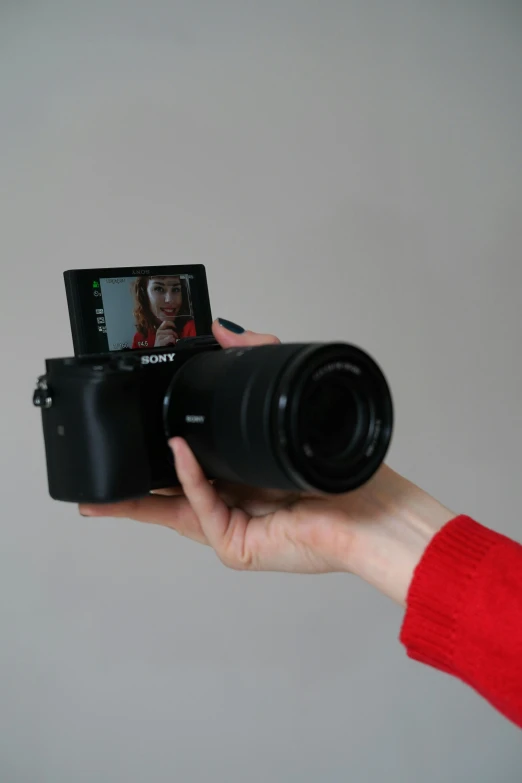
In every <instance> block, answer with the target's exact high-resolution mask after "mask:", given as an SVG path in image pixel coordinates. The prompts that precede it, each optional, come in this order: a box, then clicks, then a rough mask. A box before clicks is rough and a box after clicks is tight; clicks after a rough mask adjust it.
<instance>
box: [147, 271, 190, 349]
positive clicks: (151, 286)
mask: <svg viewBox="0 0 522 783" xmlns="http://www.w3.org/2000/svg"><path fill="white" fill-rule="evenodd" d="M133 293H134V318H135V319H136V329H137V331H136V334H135V335H134V339H133V341H132V348H133V349H139V348H160V347H162V346H166V345H175V344H176V342H177V341H178V340H179V339H180V338H181V337H195V336H196V325H195V323H194V318H193V316H192V312H191V309H190V304H189V296H188V290H187V282H186V280H185V278H183V277H179V276H175V277H174V276H161V275H159V276H156V275H154V276H153V277H137V278H136V280H135V281H134V282H133Z"/></svg>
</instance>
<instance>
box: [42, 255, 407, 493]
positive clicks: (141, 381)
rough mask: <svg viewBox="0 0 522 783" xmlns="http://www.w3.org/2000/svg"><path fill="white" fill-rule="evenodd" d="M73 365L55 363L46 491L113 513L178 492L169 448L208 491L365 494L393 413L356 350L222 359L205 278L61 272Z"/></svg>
mask: <svg viewBox="0 0 522 783" xmlns="http://www.w3.org/2000/svg"><path fill="white" fill-rule="evenodd" d="M64 278H65V287H66V293H67V301H68V306H69V316H70V321H71V329H72V337H73V344H74V353H75V356H74V357H70V358H58V359H47V360H46V362H45V367H46V371H45V374H44V375H42V376H40V378H39V379H38V382H37V386H36V390H35V393H34V397H33V402H34V404H35V405H36V406H38V407H40V408H41V411H42V422H43V431H44V439H45V453H46V461H47V475H48V484H49V492H50V495H51V497H52V498H54V499H55V500H63V501H71V502H75V503H109V502H114V501H119V500H125V499H130V498H136V497H140V496H143V495H146V494H148V493H149V492H150V491H151V490H154V489H160V488H167V487H173V486H177V485H179V482H178V480H177V477H176V470H175V465H174V460H173V457H172V452H171V450H170V448H169V447H168V439H169V438H171V437H172V436H174V435H178V436H181V437H183V438H185V439H186V441H187V442H188V444H189V446H190V447H191V448H192V450H193V452H194V454H195V455H196V457H197V459H198V460H199V463H200V464H201V466H202V468H203V470H204V471H205V474H206V475H207V477H208V478H211V479H224V480H227V481H231V482H235V483H240V484H248V485H252V486H257V487H265V488H271V489H283V490H293V491H307V492H317V493H326V494H336V493H343V492H348V491H350V490H353V489H355V488H356V487H358V486H360V485H362V484H363V483H365V482H366V481H367V480H368V479H369V478H370V477H371V476H372V475H373V474H374V473H375V471H376V470H377V468H378V467H379V466H380V465H381V463H382V461H383V460H384V457H385V455H386V453H387V450H388V447H389V444H390V440H391V435H392V426H393V407H392V400H391V395H390V390H389V387H388V384H387V382H386V379H385V377H384V375H383V373H382V371H381V370H380V368H379V366H378V365H377V364H376V363H375V361H374V360H373V359H372V358H371V357H370V356H369V355H368V354H367V353H365V352H364V351H362V350H361V349H359V348H357V347H355V346H353V345H349V344H346V343H342V342H340V343H310V344H304V343H299V344H281V345H265V346H256V347H253V348H228V349H222V348H221V347H220V346H219V344H218V343H217V341H216V340H215V339H214V337H213V336H212V328H211V324H212V316H211V310H210V302H209V295H208V288H207V280H206V273H205V268H204V267H203V266H202V265H185V266H156V267H150V268H144V269H132V268H116V269H83V270H74V271H69V272H65V274H64Z"/></svg>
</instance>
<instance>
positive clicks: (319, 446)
mask: <svg viewBox="0 0 522 783" xmlns="http://www.w3.org/2000/svg"><path fill="white" fill-rule="evenodd" d="M364 413H365V409H364V406H363V405H361V400H360V398H359V397H358V396H357V395H356V394H355V392H354V391H353V390H352V389H351V388H350V384H349V383H348V381H347V379H346V378H345V377H344V376H343V375H342V374H340V373H338V374H336V375H334V376H330V377H328V378H325V379H322V380H320V381H319V383H317V384H309V385H308V388H306V390H305V392H304V394H303V399H302V402H301V407H300V412H299V430H300V433H301V438H302V441H303V444H304V445H303V448H304V449H305V450H306V451H308V452H309V453H314V454H316V455H318V456H319V457H320V458H322V459H325V460H339V459H343V458H346V457H347V456H348V454H350V453H352V452H353V450H354V449H355V448H357V445H358V444H359V445H360V441H361V436H362V435H363V433H364V431H365V425H366V418H367V417H365V416H364Z"/></svg>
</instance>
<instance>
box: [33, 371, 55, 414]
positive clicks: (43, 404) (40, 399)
mask: <svg viewBox="0 0 522 783" xmlns="http://www.w3.org/2000/svg"><path fill="white" fill-rule="evenodd" d="M52 404H53V398H52V396H51V392H50V390H49V386H48V385H47V378H46V376H45V375H40V377H39V378H38V380H37V381H36V389H35V390H34V394H33V405H34V406H35V407H37V408H50V407H51V405H52Z"/></svg>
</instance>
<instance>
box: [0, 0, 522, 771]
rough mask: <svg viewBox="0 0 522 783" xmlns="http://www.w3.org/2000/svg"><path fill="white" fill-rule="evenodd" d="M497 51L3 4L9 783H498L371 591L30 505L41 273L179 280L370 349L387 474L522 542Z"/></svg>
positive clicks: (518, 21)
mask: <svg viewBox="0 0 522 783" xmlns="http://www.w3.org/2000/svg"><path fill="white" fill-rule="evenodd" d="M521 43H522V8H521V5H520V3H518V2H507V1H506V2H502V1H501V0H497V2H495V3H485V2H459V1H458V0H457V1H456V2H453V3H441V2H438V3H437V2H431V3H429V2H421V1H419V2H407V0H398V2H395V3H389V2H385V0H382V1H381V2H368V1H366V2H348V0H343V1H342V2H341V1H339V2H337V1H336V0H324V1H323V2H321V3H319V2H317V3H314V2H309V1H308V0H300V1H299V2H298V1H297V0H295V1H294V2H292V1H291V0H277V2H275V0H263V2H257V3H255V2H236V3H233V2H230V1H228V0H221V2H219V3H218V2H215V0H208V1H207V2H203V0H192V2H183V3H180V2H175V1H174V0H173V1H172V2H160V1H159V0H149V2H148V3H142V2H125V3H124V2H117V0H104V1H103V2H102V1H101V0H92V1H91V2H89V3H78V2H70V1H69V2H58V1H57V0H47V1H46V2H39V3H37V2H30V1H29V0H24V1H23V2H8V0H4V2H3V3H2V4H1V5H0V100H1V102H0V106H1V110H0V171H1V175H0V202H1V203H0V223H1V232H0V237H1V238H0V243H1V262H0V263H1V266H2V288H1V297H2V300H1V304H2V306H1V316H0V317H1V319H2V335H3V340H2V384H1V386H0V395H1V403H2V404H1V408H0V410H1V416H2V424H1V426H2V439H1V452H0V454H1V464H0V468H1V470H0V475H1V477H2V478H1V490H2V500H3V513H2V524H1V528H0V530H1V539H2V540H1V551H0V573H1V582H2V587H1V590H0V604H1V617H2V619H1V626H0V628H1V630H0V636H1V644H0V671H1V674H0V677H1V679H2V682H1V688H0V690H1V698H0V770H1V774H0V777H1V779H2V781H3V783H14V781H16V782H17V783H18V781H31V782H33V781H34V782H35V783H36V782H37V783H43V781H45V782H46V783H47V782H49V783H51V782H52V783H62V781H63V782H64V783H65V782H67V783H69V782H70V781H73V780H74V781H75V783H87V782H88V783H92V782H93V781H101V780H103V781H111V783H112V781H125V782H126V783H141V782H142V781H154V783H160V782H162V781H172V780H176V781H198V783H200V782H201V783H203V781H209V782H210V781H212V782H213V783H214V782H215V781H227V783H232V781H247V780H248V781H252V783H254V781H263V783H264V782H265V781H277V782H278V783H279V782H281V783H290V782H293V781H299V783H303V781H307V782H308V781H310V782H311V781H335V782H336V783H337V781H345V780H351V781H361V782H363V781H364V783H374V781H382V780H386V781H394V783H395V782H396V783H410V781H411V782H412V783H413V782H415V783H416V782H417V781H420V780H422V781H423V782H424V783H435V781H437V782H438V781H448V780H458V779H462V780H467V781H468V780H469V781H473V782H474V783H491V781H492V780H495V781H497V783H501V782H502V781H506V782H507V781H510V782H511V781H519V780H520V777H521V770H522V743H521V735H520V732H519V731H517V730H516V729H515V728H514V727H513V726H511V725H510V724H509V723H508V722H506V721H505V720H503V719H502V718H501V717H499V716H498V715H497V714H496V713H495V712H494V711H493V710H492V709H491V708H490V707H489V706H488V705H487V704H485V703H484V702H483V701H482V700H481V699H480V698H479V697H478V696H477V695H475V694H474V693H472V692H471V690H468V689H467V688H465V687H464V686H463V685H461V684H460V683H458V682H456V681H453V680H451V679H449V678H447V677H445V676H443V675H442V674H438V673H436V672H434V671H431V670H429V669H427V668H423V667H421V666H419V665H417V664H415V663H413V662H411V661H409V660H407V658H406V657H405V655H404V652H403V650H402V648H401V647H400V645H399V643H398V642H397V635H398V633H399V629H400V623H401V619H402V614H401V611H400V610H399V609H398V608H396V607H394V606H393V605H392V604H390V603H389V602H387V601H386V600H385V599H384V598H381V597H380V596H379V595H378V594H376V593H374V592H372V590H371V589H370V588H369V587H366V586H365V585H363V584H359V583H358V582H357V581H356V580H355V579H352V578H349V577H345V576H331V577H322V578H318V577H302V576H299V577H296V576H293V577H292V576H284V575H277V574H255V575H249V574H237V573H233V572H228V571H226V570H225V569H224V568H223V567H221V566H220V564H219V563H218V562H217V560H216V559H215V557H214V556H213V554H212V553H211V552H210V551H208V550H207V549H205V548H198V547H197V546H195V545H191V544H190V542H188V541H186V540H184V539H181V538H179V537H177V536H175V535H174V534H172V533H171V532H169V531H166V530H162V529H156V528H151V527H146V526H141V527H140V526H139V525H138V524H136V523H132V522H127V521H124V520H118V521H114V520H96V521H88V520H85V519H82V518H81V517H79V516H78V514H77V511H76V509H75V508H74V507H72V506H69V505H65V504H57V503H53V502H51V501H50V500H49V499H48V497H47V492H46V478H45V473H44V461H43V444H42V437H41V431H40V421H39V414H38V412H36V411H34V410H33V409H32V408H31V405H30V397H31V394H32V388H33V383H34V380H35V378H36V376H37V375H38V374H39V372H40V371H41V370H42V368H43V360H44V358H45V357H47V356H52V355H63V354H68V353H70V352H71V340H70V336H69V331H68V319H67V310H66V303H65V296H64V292H63V290H62V280H61V273H62V270H63V269H65V268H70V267H74V266H77V267H84V266H96V265H106V266H115V265H118V264H119V263H121V264H122V265H123V264H133V265H141V264H142V263H143V262H144V261H147V263H148V262H149V260H150V259H151V258H154V260H155V261H156V262H157V263H169V262H172V261H174V262H176V261H178V260H179V261H180V262H187V261H191V262H203V263H205V264H207V267H208V275H209V281H210V286H211V293H212V302H213V309H214V312H215V314H216V315H222V316H224V317H228V318H232V319H234V320H237V321H239V322H240V323H241V322H242V323H244V325H245V326H248V327H250V328H253V329H259V330H265V329H266V330H271V331H274V332H276V333H277V334H279V335H280V336H281V337H282V338H283V339H285V340H291V339H294V338H299V339H305V340H306V339H323V340H329V339H336V338H344V339H350V340H353V341H354V342H356V343H359V344H360V345H362V346H364V347H365V348H367V349H368V350H370V351H371V352H373V354H374V355H375V356H376V357H377V358H378V359H379V361H380V362H381V363H382V365H383V366H384V368H385V370H386V372H387V374H388V376H389V379H390V382H391V385H392V387H393V390H394V395H395V399H396V405H397V432H396V437H395V441H394V445H393V448H392V452H391V454H390V464H392V465H393V467H395V468H396V469H398V470H400V471H403V472H404V473H406V474H407V475H408V476H409V477H410V478H412V479H413V480H415V481H417V482H418V483H420V484H421V485H423V486H424V487H425V488H426V489H428V490H429V491H431V492H432V493H434V494H435V495H437V496H438V497H440V498H441V499H442V500H443V501H444V502H446V503H447V504H448V505H449V506H450V507H452V508H454V509H455V510H457V511H465V512H467V513H470V514H472V515H475V516H476V517H477V518H478V519H480V520H481V521H483V522H484V523H486V524H489V525H491V526H493V527H495V528H496V529H498V530H500V531H502V532H505V533H507V534H509V535H512V536H515V537H517V538H518V539H519V540H520V538H521V537H522V535H521V524H520V520H521V512H520V508H521V505H522V489H521V483H520V440H521V435H522V416H521V412H520V399H521V394H522V370H521V363H520V338H521V334H522V328H521V304H522V263H521V247H522V207H521V204H522V153H521V138H522V46H521ZM307 270H309V271H307Z"/></svg>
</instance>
